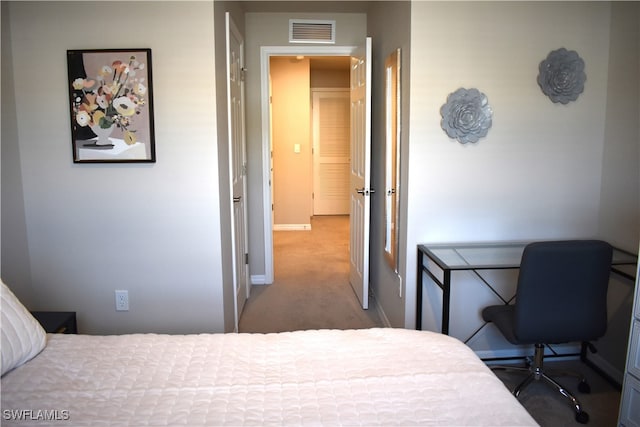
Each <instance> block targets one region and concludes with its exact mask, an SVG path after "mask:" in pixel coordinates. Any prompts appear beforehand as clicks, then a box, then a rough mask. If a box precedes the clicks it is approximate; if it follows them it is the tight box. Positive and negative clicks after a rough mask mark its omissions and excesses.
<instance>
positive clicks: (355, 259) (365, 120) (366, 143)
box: [260, 37, 374, 309]
mask: <svg viewBox="0 0 640 427" xmlns="http://www.w3.org/2000/svg"><path fill="white" fill-rule="evenodd" d="M371 46H372V40H371V38H370V37H366V38H365V40H363V44H362V45H360V46H318V47H317V46H306V47H305V46H300V47H295V46H279V47H278V46H263V47H262V48H261V60H260V68H261V97H262V108H261V111H262V136H263V151H262V152H263V174H264V175H263V203H264V204H263V212H264V217H263V218H264V243H265V252H264V255H265V282H264V283H265V284H270V283H273V279H274V271H273V235H272V230H273V223H274V221H273V207H274V206H273V204H272V200H274V194H273V193H272V189H273V187H272V179H273V176H272V170H273V167H274V165H273V158H272V154H273V153H272V149H271V148H272V147H271V107H272V104H271V102H270V101H271V92H270V90H271V84H270V69H269V67H270V58H271V57H272V56H287V57H292V56H293V57H297V56H298V55H303V56H343V57H349V58H350V77H349V80H350V117H351V119H350V126H351V129H350V146H351V147H352V148H351V155H352V156H351V161H350V168H349V173H350V181H349V191H350V223H349V232H350V242H349V266H350V267H349V283H350V284H351V287H352V288H353V290H354V292H355V294H356V295H357V297H358V300H359V301H360V304H361V306H362V308H364V309H367V308H368V300H369V223H370V219H369V214H370V199H371V194H372V193H373V192H374V190H373V189H372V188H371V49H372V48H371ZM305 93H307V92H306V91H305ZM306 96H308V95H306ZM308 115H309V114H308V113H307V117H308ZM287 149H289V150H290V149H291V147H290V146H289V147H288V148H287ZM295 150H296V145H295V143H294V152H295ZM297 178H298V177H294V178H293V179H297ZM300 203H301V204H302V205H303V206H304V205H307V206H309V205H310V203H309V200H305V199H303V200H301V201H300ZM309 217H310V216H309Z"/></svg>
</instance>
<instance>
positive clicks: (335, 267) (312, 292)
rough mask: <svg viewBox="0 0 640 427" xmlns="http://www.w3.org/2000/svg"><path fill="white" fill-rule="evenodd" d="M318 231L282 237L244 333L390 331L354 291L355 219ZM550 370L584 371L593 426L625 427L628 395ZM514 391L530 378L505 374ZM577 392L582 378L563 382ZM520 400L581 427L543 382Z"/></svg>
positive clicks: (547, 418) (551, 420) (315, 227)
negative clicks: (621, 425)
mask: <svg viewBox="0 0 640 427" xmlns="http://www.w3.org/2000/svg"><path fill="white" fill-rule="evenodd" d="M311 226H312V230H311V231H277V232H275V233H274V263H275V265H274V268H275V281H274V283H273V284H272V285H265V286H253V287H252V290H251V296H250V298H249V300H248V301H247V303H246V305H245V308H244V311H243V313H242V316H241V318H240V326H239V329H240V332H259V333H267V332H282V331H293V330H303V329H323V328H335V329H350V328H356V329H359V328H370V327H376V326H382V322H381V321H380V319H379V317H378V315H377V312H376V310H375V301H374V300H370V305H369V306H370V307H371V308H370V309H369V310H363V309H362V308H361V306H360V303H359V302H358V300H357V298H356V296H355V293H354V292H353V289H351V286H350V285H349V279H348V274H349V217H348V216H318V217H314V218H313V219H312V221H311ZM545 367H557V368H559V369H560V368H572V369H577V370H580V371H581V372H582V373H583V374H584V375H585V376H586V377H587V379H588V381H589V383H590V385H591V389H592V392H591V394H580V393H578V394H576V396H577V397H578V399H579V400H580V402H581V403H582V405H583V406H584V408H585V410H586V411H587V412H588V413H589V415H590V421H589V423H588V424H587V425H588V426H590V427H614V426H616V425H617V418H618V405H619V402H620V393H619V392H618V391H617V390H616V389H615V388H614V387H612V386H611V385H610V384H609V383H608V382H606V381H605V380H604V379H602V378H601V377H600V376H599V375H598V374H596V373H595V372H594V371H592V370H591V369H590V368H589V367H587V366H585V365H583V364H581V363H580V362H579V361H570V362H566V361H565V362H546V363H545ZM497 375H498V377H499V378H500V379H501V380H502V381H503V382H504V383H505V385H507V386H508V387H509V388H513V387H514V386H515V385H517V384H518V383H519V382H520V381H521V379H522V377H521V376H520V375H517V374H509V373H505V372H497ZM559 380H560V382H561V383H562V384H564V385H565V386H566V387H567V388H568V389H569V390H570V391H571V392H574V393H577V390H576V386H577V380H576V379H574V378H559ZM520 402H521V403H522V404H523V406H524V407H525V408H526V409H527V410H528V411H529V413H530V414H531V415H532V416H533V417H534V419H535V420H536V421H537V422H538V423H539V424H540V425H541V426H543V427H564V426H567V427H568V426H581V425H583V424H578V423H577V422H576V421H575V417H574V413H573V411H572V408H571V406H570V405H569V403H568V402H567V401H565V400H564V398H562V396H560V395H556V394H555V392H552V390H551V389H550V388H549V387H547V386H545V385H544V384H542V383H536V384H533V385H531V386H529V388H527V389H525V391H523V392H522V394H521V397H520Z"/></svg>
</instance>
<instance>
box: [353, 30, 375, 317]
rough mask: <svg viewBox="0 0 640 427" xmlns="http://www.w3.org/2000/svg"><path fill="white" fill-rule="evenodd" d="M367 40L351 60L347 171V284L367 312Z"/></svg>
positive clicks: (368, 155) (368, 120) (369, 81)
mask: <svg viewBox="0 0 640 427" xmlns="http://www.w3.org/2000/svg"><path fill="white" fill-rule="evenodd" d="M372 192H373V189H371V38H370V37H367V39H366V43H365V45H364V46H362V47H361V48H360V49H358V50H357V51H356V52H355V54H354V55H352V57H351V167H350V193H351V212H350V239H349V240H350V248H349V258H350V262H349V264H350V266H349V282H350V283H351V286H352V287H353V290H354V291H355V293H356V295H357V296H358V299H359V300H360V302H361V303H362V308H364V309H367V308H369V214H370V210H371V193H372Z"/></svg>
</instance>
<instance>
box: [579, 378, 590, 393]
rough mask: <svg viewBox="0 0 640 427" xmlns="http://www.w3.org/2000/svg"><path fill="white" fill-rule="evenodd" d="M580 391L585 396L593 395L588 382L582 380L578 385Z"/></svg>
mask: <svg viewBox="0 0 640 427" xmlns="http://www.w3.org/2000/svg"><path fill="white" fill-rule="evenodd" d="M578 391H579V392H580V393H585V394H588V393H591V386H590V385H589V383H588V382H587V380H582V381H580V382H579V383H578Z"/></svg>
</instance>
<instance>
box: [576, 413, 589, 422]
mask: <svg viewBox="0 0 640 427" xmlns="http://www.w3.org/2000/svg"><path fill="white" fill-rule="evenodd" d="M576 421H577V422H579V423H580V424H586V423H588V422H589V414H587V413H586V412H584V411H580V412H578V413H577V414H576Z"/></svg>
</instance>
